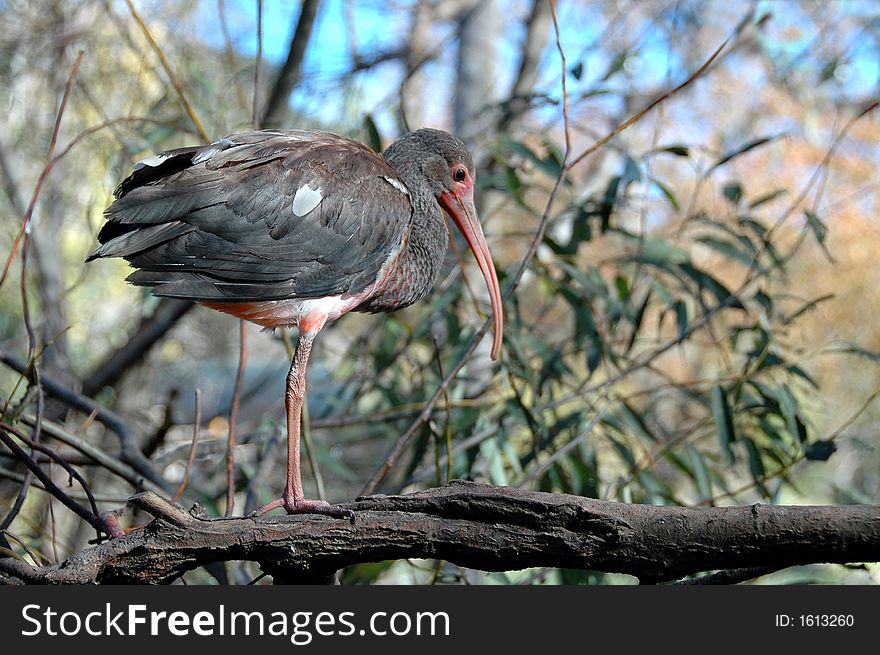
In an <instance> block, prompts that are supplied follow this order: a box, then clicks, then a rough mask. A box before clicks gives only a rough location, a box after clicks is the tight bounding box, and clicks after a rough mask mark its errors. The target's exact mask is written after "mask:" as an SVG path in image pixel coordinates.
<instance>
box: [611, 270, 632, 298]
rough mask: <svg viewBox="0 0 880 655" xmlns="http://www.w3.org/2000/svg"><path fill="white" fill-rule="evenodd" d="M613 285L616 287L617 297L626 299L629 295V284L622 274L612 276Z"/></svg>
mask: <svg viewBox="0 0 880 655" xmlns="http://www.w3.org/2000/svg"><path fill="white" fill-rule="evenodd" d="M614 286H615V287H616V289H617V297H618V298H620V299H621V300H626V299H627V297H629V285H628V284H627V282H626V278H625V277H623V276H622V275H618V276H617V277H615V278H614Z"/></svg>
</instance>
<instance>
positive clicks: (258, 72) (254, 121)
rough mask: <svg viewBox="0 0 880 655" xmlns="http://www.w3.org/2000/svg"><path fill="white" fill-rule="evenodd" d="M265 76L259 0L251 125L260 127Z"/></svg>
mask: <svg viewBox="0 0 880 655" xmlns="http://www.w3.org/2000/svg"><path fill="white" fill-rule="evenodd" d="M262 76H263V0H257V62H256V65H255V67H254V106H253V110H252V111H251V126H252V127H253V128H254V129H255V130H257V129H259V128H260V84H261V83H262Z"/></svg>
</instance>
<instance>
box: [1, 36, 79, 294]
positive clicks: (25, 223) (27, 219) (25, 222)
mask: <svg viewBox="0 0 880 655" xmlns="http://www.w3.org/2000/svg"><path fill="white" fill-rule="evenodd" d="M84 56H85V52H83V51H82V50H80V52H79V54H78V55H77V57H76V61H75V62H74V64H73V68H72V69H71V71H70V77H68V78H67V86H66V87H65V88H64V96H63V97H62V98H61V106H60V107H59V108H58V113H57V114H56V115H55V127H54V128H53V130H52V139H51V140H50V141H49V151H48V152H47V153H46V164H45V165H44V166H43V170H42V172H41V173H40V177H39V178H37V184H36V186H35V187H34V192H33V194H32V195H31V200H30V203H28V207H27V210H26V211H25V214H24V218H23V219H22V221H21V228H20V229H19V231H18V234H17V235H16V237H15V241H14V242H13V243H12V250H11V251H10V253H9V256H8V257H7V258H6V264H5V265H4V266H3V273H2V275H0V287H2V286H3V283H4V282H5V281H6V276H7V275H8V274H9V267H10V266H11V265H12V260H13V259H15V255H16V253H17V252H18V248H19V245H20V244H21V240H22V239H23V238H24V236H25V233H26V232H27V231H28V229H29V228H30V224H31V218H32V217H33V215H34V206H35V205H36V204H37V199H38V198H39V197H40V191H42V189H43V184H44V183H45V182H46V178H47V177H49V173H51V172H52V167H53V166H54V164H55V161H54V159H53V157H52V155H53V153H54V152H55V145H56V144H57V143H58V132H59V130H60V129H61V117H62V116H63V115H64V110H65V108H66V107H67V101H68V99H69V98H70V91H71V89H72V88H73V83H74V81H75V80H76V76H77V74H78V73H79V67H80V64H82V60H83V57H84Z"/></svg>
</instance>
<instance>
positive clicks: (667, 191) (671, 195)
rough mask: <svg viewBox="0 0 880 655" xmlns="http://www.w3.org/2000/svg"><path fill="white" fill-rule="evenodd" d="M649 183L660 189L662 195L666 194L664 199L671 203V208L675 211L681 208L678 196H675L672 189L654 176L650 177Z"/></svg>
mask: <svg viewBox="0 0 880 655" xmlns="http://www.w3.org/2000/svg"><path fill="white" fill-rule="evenodd" d="M651 183H652V184H653V185H654V186H655V187H657V188H658V189H659V190H660V193H662V194H663V195H664V196H666V200H668V201H669V204H670V205H672V208H673V209H674V210H675V211H679V210H680V209H681V205H679V204H678V198H676V197H675V194H674V193H672V189H670V188H669V187H668V186H666V185H665V184H663V182H661V181H660V180H658V179H657V178H656V177H652V178H651Z"/></svg>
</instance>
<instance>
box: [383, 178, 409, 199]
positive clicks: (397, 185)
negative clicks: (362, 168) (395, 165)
mask: <svg viewBox="0 0 880 655" xmlns="http://www.w3.org/2000/svg"><path fill="white" fill-rule="evenodd" d="M382 179H383V180H385V181H386V182H388V184H390V185H391V186H393V187H394V188H395V189H397V190H398V191H400V192H401V193H402V194H403V195H405V196H408V195H409V189H407V188H406V187H405V186H404V184H403V182H401V181H400V180H395V179H394V178H393V177H388V176H386V175H383V176H382Z"/></svg>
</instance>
